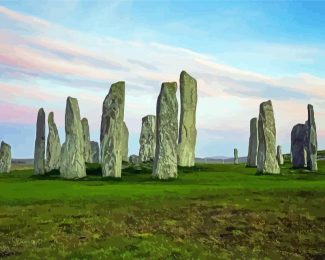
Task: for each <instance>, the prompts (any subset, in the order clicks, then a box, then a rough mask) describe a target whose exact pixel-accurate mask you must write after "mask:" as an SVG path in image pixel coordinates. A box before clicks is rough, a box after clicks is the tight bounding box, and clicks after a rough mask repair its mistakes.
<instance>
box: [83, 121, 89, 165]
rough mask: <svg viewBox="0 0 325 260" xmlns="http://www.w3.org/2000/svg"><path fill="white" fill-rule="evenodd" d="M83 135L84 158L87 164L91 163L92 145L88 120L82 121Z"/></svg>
mask: <svg viewBox="0 0 325 260" xmlns="http://www.w3.org/2000/svg"><path fill="white" fill-rule="evenodd" d="M81 125H82V133H83V139H84V158H85V162H88V163H90V162H91V143H90V134H89V124H88V119H87V118H85V117H84V118H83V119H81Z"/></svg>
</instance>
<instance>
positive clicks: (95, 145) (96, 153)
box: [90, 141, 99, 163]
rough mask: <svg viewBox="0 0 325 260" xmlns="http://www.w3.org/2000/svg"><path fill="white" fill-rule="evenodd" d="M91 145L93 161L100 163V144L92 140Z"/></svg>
mask: <svg viewBox="0 0 325 260" xmlns="http://www.w3.org/2000/svg"><path fill="white" fill-rule="evenodd" d="M90 145H91V156H90V158H91V161H90V162H91V163H99V145H98V143H97V142H95V141H91V142H90Z"/></svg>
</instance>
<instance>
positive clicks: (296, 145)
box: [291, 124, 308, 169]
mask: <svg viewBox="0 0 325 260" xmlns="http://www.w3.org/2000/svg"><path fill="white" fill-rule="evenodd" d="M307 134H308V126H307V125H306V124H297V125H295V126H294V127H293V128H292V131H291V158H292V167H293V168H297V169H299V168H304V167H305V166H306V164H307V160H306V158H305V157H306V149H307Z"/></svg>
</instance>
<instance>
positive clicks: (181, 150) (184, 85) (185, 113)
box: [178, 71, 197, 167]
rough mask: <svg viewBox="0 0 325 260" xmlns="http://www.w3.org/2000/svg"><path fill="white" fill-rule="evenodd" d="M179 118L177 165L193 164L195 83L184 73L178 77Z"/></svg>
mask: <svg viewBox="0 0 325 260" xmlns="http://www.w3.org/2000/svg"><path fill="white" fill-rule="evenodd" d="M180 93H181V96H180V101H181V116H180V125H179V136H178V165H180V166H186V167H191V166H194V164H195V144H196V126H195V125H196V105H197V82H196V80H195V79H194V78H193V77H191V76H190V75H189V74H187V73H186V72H185V71H182V72H181V75H180Z"/></svg>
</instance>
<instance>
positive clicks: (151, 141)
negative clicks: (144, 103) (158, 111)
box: [139, 115, 156, 162]
mask: <svg viewBox="0 0 325 260" xmlns="http://www.w3.org/2000/svg"><path fill="white" fill-rule="evenodd" d="M139 142H140V150H139V158H140V161H141V162H148V161H153V159H154V157H155V150H156V116H154V115H147V116H145V117H143V118H142V126H141V134H140V139H139Z"/></svg>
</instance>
